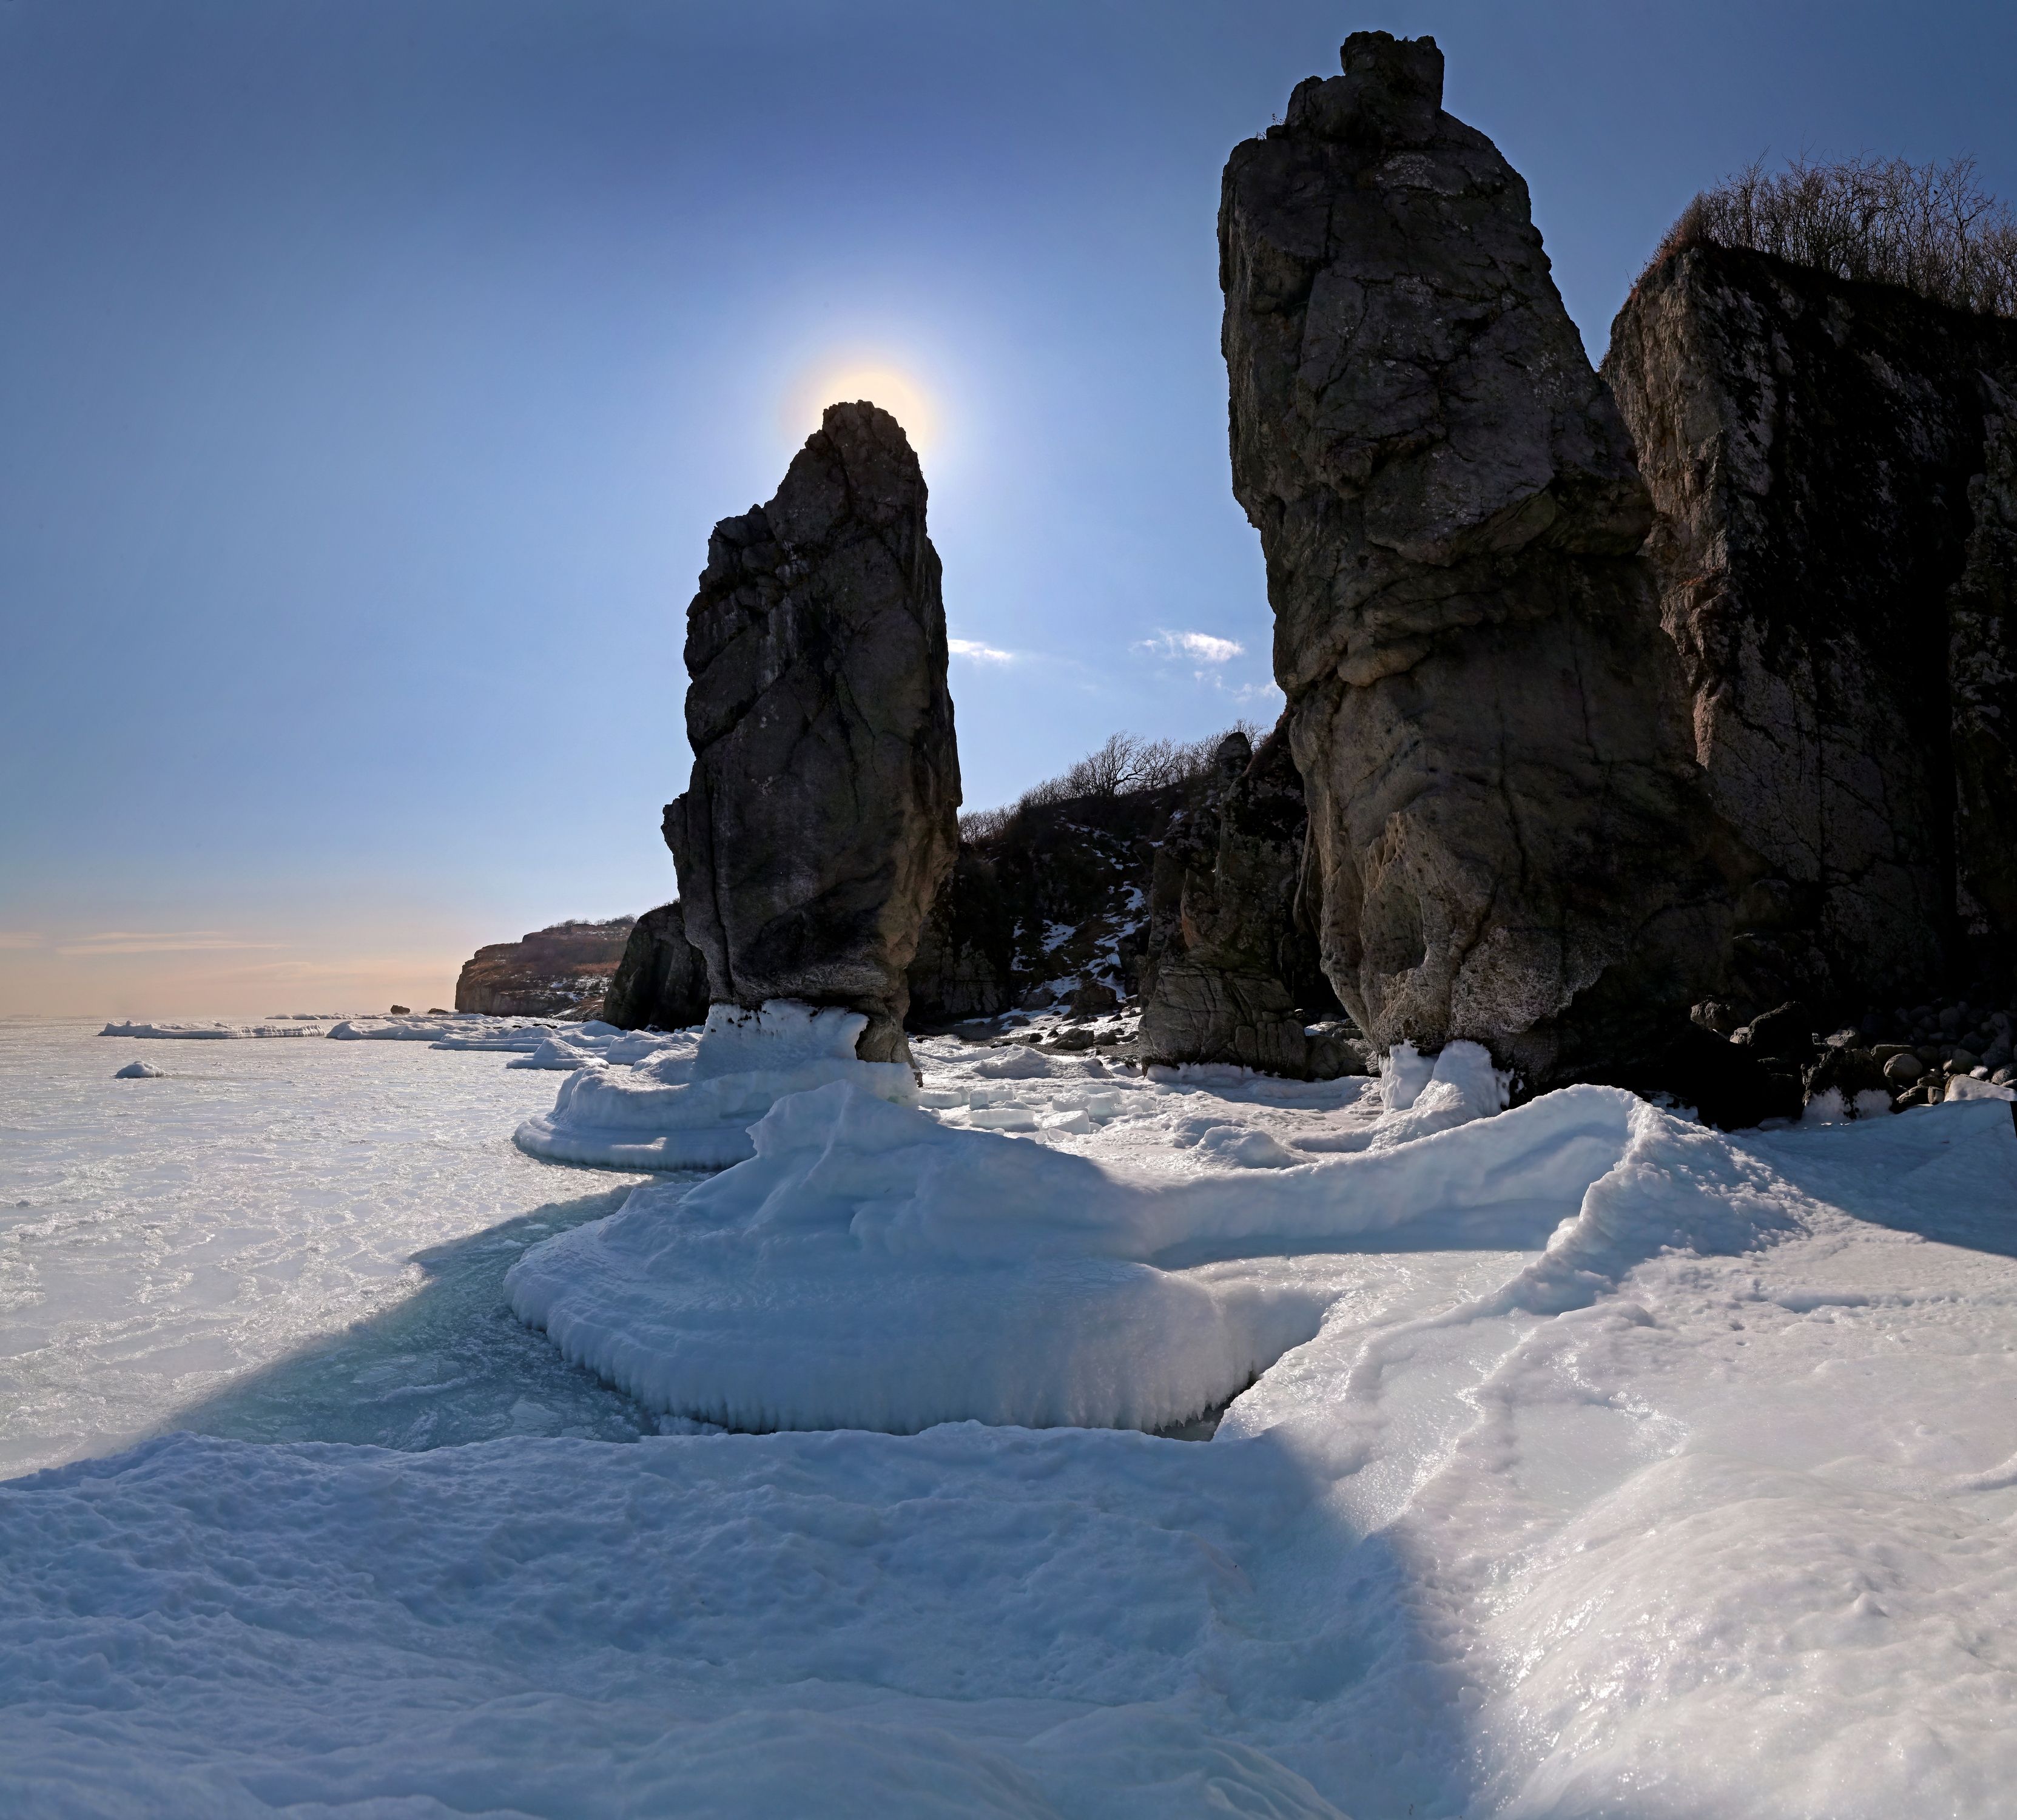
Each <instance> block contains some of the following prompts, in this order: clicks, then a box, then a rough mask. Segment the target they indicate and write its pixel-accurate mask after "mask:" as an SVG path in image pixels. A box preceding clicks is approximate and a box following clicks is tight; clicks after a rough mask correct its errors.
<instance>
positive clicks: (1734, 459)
mask: <svg viewBox="0 0 2017 1820" xmlns="http://www.w3.org/2000/svg"><path fill="white" fill-rule="evenodd" d="M1604 371H1605V374H1606V375H1607V377H1608V378H1609V380H1610V381H1611V385H1612V386H1613V388H1615V392H1616V395H1617V397H1618V403H1619V405H1620V406H1621V408H1622V412H1623V414H1624V417H1625V421H1626V424H1627V425H1628V427H1629V429H1630V431H1631V433H1632V435H1633V439H1634V441H1635V442H1636V445H1637V450H1638V458H1639V462H1640V468H1641V470H1642V471H1643V472H1644V475H1645V478H1646V480H1647V484H1648V486H1649V487H1650V489H1651V497H1652V500H1653V503H1654V506H1655V507H1656V509H1657V513H1658V516H1657V519H1656V522H1655V523H1654V527H1653V532H1652V536H1651V540H1650V542H1649V544H1648V553H1649V555H1650V557H1651V560H1652V562H1653V563H1654V566H1655V568H1656V569H1657V571H1658V576H1659V599H1660V612H1661V618H1662V624H1663V625H1664V627H1665V630H1666V632H1667V634H1668V636H1669V638H1670V639H1671V641H1672V645H1673V647H1674V648H1675V649H1676V652H1678V653H1679V655H1680V663H1681V666H1682V671H1683V684H1684V686H1685V688H1686V689H1687V694H1688V697H1689V702H1690V720H1691V728H1690V731H1691V735H1692V741H1693V746H1694V754H1695V757H1696V758H1697V759H1698V761H1699V763H1700V764H1701V767H1702V768H1703V771H1704V774H1705V777H1706V778H1707V781H1708V785H1709V789H1710V791H1711V793H1712V796H1713V799H1714V800H1715V803H1716V807H1717V808H1718V809H1719V811H1721V812H1722V814H1723V815H1724V816H1726V817H1727V818H1728V820H1729V821H1730V823H1731V824H1733V825H1734V827H1735V828H1736V829H1737V831H1738V832H1739V833H1741V836H1743V837H1744V839H1745V840H1746V842H1747V843H1748V844H1749V845H1750V846H1751V847H1752V848H1753V849H1755V851H1756V852H1757V853H1758V854H1759V855H1760V856H1761V857H1762V858H1763V861H1764V862H1765V868H1766V869H1765V872H1764V874H1763V876H1762V877H1761V878H1760V879H1759V880H1758V881H1757V883H1755V885H1754V886H1753V887H1752V889H1751V891H1750V893H1749V895H1748V901H1747V903H1746V905H1745V910H1746V912H1747V915H1746V919H1747V921H1748V923H1749V924H1750V925H1751V927H1750V930H1749V932H1748V933H1747V934H1745V935H1744V936H1741V937H1740V938H1739V940H1738V942H1737V960H1738V966H1737V978H1736V981H1735V984H1736V986H1737V989H1738V990H1739V991H1741V992H1742V993H1744V994H1745V996H1746V997H1747V998H1748V1002H1749V1005H1750V1006H1751V1007H1752V1008H1755V1009H1768V1008H1770V1006H1772V1005H1773V1004H1776V1003H1777V1002H1780V1001H1781V1000H1783V999H1786V998H1796V997H1797V998H1805V999H1807V1000H1809V1001H1811V1002H1815V1003H1817V1004H1820V1003H1832V1004H1835V1005H1840V1006H1864V1005H1868V1004H1870V1003H1871V1002H1882V1003H1884V1004H1885V1005H1891V1004H1893V1003H1896V1002H1907V1003H1909V1002H1911V1000H1912V999H1913V998H1916V997H1918V995H1921V994H1922V993H1924V992H1925V991H1928V990H1929V989H1930V988H1933V987H1935V986H1936V985H1938V984H1940V983H1941V982H1942V981H1943V980H1948V979H1950V978H1953V977H1956V976H1957V975H1959V974H1964V973H1967V972H1968V971H1970V970H1971V969H1972V966H1973V965H1974V964H1975V962H1976V961H1977V960H1979V959H1980V958H1982V956H1981V955H1976V956H1973V957H1972V956H1971V955H1969V954H1968V952H1967V944H1966V941H1965V937H1966V936H1967V935H1968V933H1970V932H1971V931H1972V933H1975V934H1976V935H1977V936H1978V937H1983V938H1986V941H1987V944H1988V948H1990V949H1991V950H1993V949H1994V948H1997V947H2000V946H2001V943H2002V941H2004V939H2006V938H2007V937H2008V935H2009V934H2010V933H2012V932H2013V931H2017V861H2013V860H2012V857H2011V855H2012V852H2013V851H2017V845H2013V840H2012V836H2013V833H2017V828H2013V826H2012V822H2013V807H2017V805H2014V804H2013V800H2012V790H2011V788H2010V784H2009V778H2010V776H2011V771H2010V758H2011V753H2010V750H2009V741H2010V739H2011V737H2012V735H2011V733H2010V731H2009V729H2010V728H2012V725H2013V724H2017V723H2013V720H2012V716H2013V715H2014V714H2017V688H2013V677H2014V675H2017V666H2013V665H2012V646H2011V641H2010V635H2009V633H2008V630H2007V626H2008V612H2009V608H2010V605H2011V593H2012V579H2011V578H2012V575H2013V572H2017V565H2013V562H2012V548H2013V541H2017V540H2013V527H2017V492H2013V486H2012V482H2013V476H2012V443H2011V438H2012V419H2011V397H2012V392H2013V391H2017V323H2010V322H2008V321H2004V320H2000V319H1997V318H1994V317H1988V316H1972V315H1969V314H1967V313H1965V312H1961V311H1958V310H1955V309H1950V308H1947V306H1945V305H1941V304H1938V303H1934V302H1929V301H1928V300H1927V299H1925V298H1921V297H1919V296H1918V295H1915V294H1913V293H1912V292H1911V291H1906V290H1904V289H1902V288H1900V287H1893V286H1889V285H1878V284H1868V283H1852V282H1850V281H1849V280H1843V279H1840V278H1836V277H1833V276H1828V275H1826V274H1824V273H1818V272H1815V271H1812V270H1809V269H1805V268H1802V267H1800V266H1796V265H1790V264H1788V263H1787V262H1784V260H1781V259H1777V258H1772V257H1770V256H1769V255H1765V254H1762V253H1757V252H1752V251H1747V250H1742V249H1734V248H1730V247H1722V246H1718V245H1714V244H1697V245H1694V246H1691V247H1686V248H1684V249H1683V250H1682V251H1679V252H1676V253H1675V254H1672V255H1670V256H1669V257H1668V258H1665V259H1664V260H1663V261H1662V262H1660V263H1659V264H1658V265H1656V266H1655V267H1654V269H1652V270H1651V271H1649V272H1648V273H1647V274H1646V275H1645V276H1644V277H1643V278H1642V279H1641V280H1640V282H1639V283H1638V285H1637V287H1636V288H1635V290H1634V291H1633V295H1632V297H1631V298H1630V299H1629V302H1627V303H1626V306H1625V308H1624V309H1623V310H1622V312H1620V313H1619V315H1618V319H1617V321H1616V323H1615V324H1614V325H1613V327H1612V330H1611V352H1610V353H1609V355H1608V356H1607V359H1606V360H1605V363H1604ZM1998 958H1999V959H2000V957H1998ZM2001 970H2003V971H2004V972H2006V973H2007V970H2008V962H2007V960H2001Z"/></svg>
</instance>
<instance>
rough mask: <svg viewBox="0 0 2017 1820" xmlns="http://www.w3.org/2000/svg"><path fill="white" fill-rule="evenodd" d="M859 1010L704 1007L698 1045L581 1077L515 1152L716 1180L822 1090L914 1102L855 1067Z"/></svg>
mask: <svg viewBox="0 0 2017 1820" xmlns="http://www.w3.org/2000/svg"><path fill="white" fill-rule="evenodd" d="M867 1026H868V1019H867V1017H864V1015H863V1014H862V1013H860V1012H858V1011H842V1010H836V1009H832V1008H827V1009H814V1008H813V1007H812V1006H807V1005H802V1004H799V1002H797V1001H796V1000H794V999H788V998H774V999H772V1000H770V1002H768V1003H767V1004H766V1005H765V1006H763V1009H761V1010H760V1011H745V1010H741V1009H738V1007H736V1006H732V1005H716V1006H710V1007H709V1011H708V1014H707V1023H706V1024H705V1027H704V1028H703V1029H702V1032H701V1035H700V1038H699V1040H698V1045H697V1046H693V1047H689V1046H687V1044H685V1043H684V1042H668V1043H667V1044H666V1045H664V1046H663V1047H661V1048H659V1049H655V1050H654V1051H652V1052H650V1053H648V1054H647V1055H646V1056H644V1057H643V1058H642V1059H640V1060H637V1062H635V1063H633V1064H632V1065H631V1066H630V1067H628V1068H620V1067H604V1066H601V1065H594V1066H584V1067H578V1068H576V1071H574V1072H573V1073H572V1074H569V1075H568V1078H567V1079H566V1080H565V1081H563V1082H561V1089H560V1093H559V1096H558V1097H557V1099H556V1100H555V1101H554V1109H553V1110H552V1111H551V1112H550V1113H549V1114H546V1115H545V1116H544V1117H543V1118H529V1119H527V1120H526V1121H525V1123H524V1124H522V1125H520V1126H519V1127H518V1147H519V1148H520V1149H521V1150H524V1151H525V1152H526V1153H527V1154H529V1155H530V1156H535V1157H543V1158H545V1159H546V1160H547V1161H549V1162H555V1163H579V1164H586V1165H591V1166H594V1167H596V1168H614V1169H655V1170H656V1169H719V1168H727V1166H728V1165H731V1164H733V1163H738V1162H740V1161H742V1160H743V1159H744V1158H745V1157H749V1156H750V1155H752V1154H753V1150H752V1145H751V1143H750V1138H749V1128H750V1127H751V1126H752V1125H754V1124H755V1123H756V1121H757V1120H758V1119H760V1118H762V1117H763V1115H764V1114H766V1113H767V1112H768V1111H769V1110H770V1108H771V1107H772V1106H773V1105H774V1103H776V1102H777V1101H778V1100H779V1099H781V1098H782V1097H784V1096H787V1095H789V1094H793V1093H799V1092H804V1091H806V1089H810V1088H814V1087H817V1086H820V1085H823V1084H824V1083H826V1082H839V1081H850V1082H857V1083H858V1084H859V1085H861V1088H862V1089H863V1090H864V1092H867V1093H868V1094H869V1095H871V1096H877V1097H879V1098H881V1099H883V1100H890V1101H893V1102H895V1103H914V1102H915V1100H916V1097H917V1091H918V1089H917V1082H916V1081H915V1078H914V1077H913V1076H912V1074H911V1071H910V1070H909V1069H908V1068H907V1067H904V1066H903V1064H901V1063H895V1062H864V1061H860V1060H857V1059H856V1057H855V1053H854V1045H855V1039H856V1038H857V1037H859V1036H860V1035H861V1032H862V1031H863V1030H864V1029H865V1028H866V1027H867Z"/></svg>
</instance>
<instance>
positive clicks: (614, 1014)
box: [602, 904, 707, 1030]
mask: <svg viewBox="0 0 2017 1820" xmlns="http://www.w3.org/2000/svg"><path fill="white" fill-rule="evenodd" d="M706 1017H707V962H706V961H705V959H703V958H702V955H701V952H700V950H699V949H698V948H695V946H694V945H693V944H692V943H691V942H690V941H687V923H686V913H685V912H684V911H683V910H681V909H680V906H679V905H677V904H661V905H659V907H658V908H657V909H655V910H647V911H646V912H644V915H642V916H640V917H639V918H638V919H637V924H636V926H634V927H633V929H632V930H631V931H630V941H628V942H627V943H626V944H625V945H624V949H623V958H622V959H621V960H620V961H619V962H617V963H616V973H615V977H613V978H612V980H610V982H609V986H608V990H607V991H605V992H604V994H603V995H602V1020H603V1022H604V1023H605V1024H615V1026H616V1027H617V1028H618V1029H619V1030H642V1029H644V1027H646V1026H647V1025H649V1026H650V1027H651V1028H653V1029H655V1030H684V1029H685V1028H687V1026H688V1025H690V1024H699V1023H701V1022H702V1021H703V1020H705V1018H706Z"/></svg>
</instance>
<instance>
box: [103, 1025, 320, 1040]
mask: <svg viewBox="0 0 2017 1820" xmlns="http://www.w3.org/2000/svg"><path fill="white" fill-rule="evenodd" d="M98 1034H99V1035H100V1036H152V1037H164V1038H168V1039H170V1040H171V1041H175V1042H221V1041H226V1042H228V1041H229V1040H232V1039H233V1038H244V1037H262V1036H313V1035H315V1032H314V1031H312V1030H307V1029H304V1028H303V1027H301V1025H299V1024H107V1025H106V1027H104V1028H103V1030H101V1031H99V1033H98Z"/></svg>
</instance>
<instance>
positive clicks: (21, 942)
mask: <svg viewBox="0 0 2017 1820" xmlns="http://www.w3.org/2000/svg"><path fill="white" fill-rule="evenodd" d="M41 945H42V938H41V937H40V936H39V935H37V934H36V933H34V931H33V930H27V929H0V948H40V947H41Z"/></svg>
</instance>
